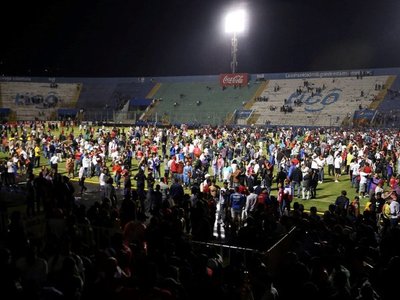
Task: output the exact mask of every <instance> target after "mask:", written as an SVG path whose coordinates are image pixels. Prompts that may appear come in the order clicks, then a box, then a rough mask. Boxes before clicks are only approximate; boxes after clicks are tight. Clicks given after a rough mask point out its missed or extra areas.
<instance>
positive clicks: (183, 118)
mask: <svg viewBox="0 0 400 300" xmlns="http://www.w3.org/2000/svg"><path fill="white" fill-rule="evenodd" d="M257 87H258V85H257V84H254V85H251V84H250V85H249V86H248V87H242V88H239V87H237V88H234V87H227V88H224V89H222V88H221V86H220V85H219V83H215V82H202V83H196V82H175V83H174V82H164V83H162V84H161V86H160V87H159V89H158V91H157V92H156V93H155V95H154V98H155V99H156V102H155V105H154V107H153V108H152V109H151V111H150V112H149V113H148V114H146V115H145V116H144V120H146V121H149V120H151V121H156V120H157V121H159V122H166V123H171V124H180V123H187V124H197V123H208V124H211V125H216V124H223V123H224V122H225V119H226V118H227V117H228V116H229V115H230V114H232V113H233V112H234V111H235V109H237V108H238V109H240V108H242V107H243V106H244V105H245V104H246V103H247V101H249V99H252V98H253V97H254V94H255V92H256V90H257Z"/></svg>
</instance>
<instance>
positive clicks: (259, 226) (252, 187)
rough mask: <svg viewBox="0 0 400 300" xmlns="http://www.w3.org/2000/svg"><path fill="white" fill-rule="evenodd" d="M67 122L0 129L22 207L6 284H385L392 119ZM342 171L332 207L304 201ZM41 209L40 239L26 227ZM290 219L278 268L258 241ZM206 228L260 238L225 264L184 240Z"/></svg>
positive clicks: (5, 178)
mask: <svg viewBox="0 0 400 300" xmlns="http://www.w3.org/2000/svg"><path fill="white" fill-rule="evenodd" d="M75 125H76V124H73V123H72V122H25V123H17V124H2V125H1V127H0V134H1V137H2V143H1V146H0V147H1V148H0V152H2V153H3V157H5V159H4V160H3V161H2V162H1V163H0V167H1V170H0V173H1V188H2V189H6V188H9V187H13V186H15V185H16V184H17V183H18V182H19V181H21V180H26V190H25V191H26V212H25V213H24V212H21V211H15V212H13V213H12V214H11V215H10V222H9V224H8V226H7V230H6V232H4V233H3V239H2V240H3V242H2V247H1V264H2V266H1V271H0V273H1V274H0V276H1V277H0V282H1V284H3V285H4V286H5V288H6V290H5V291H7V293H8V295H13V297H15V298H16V299H27V298H29V299H53V298H54V299H89V298H90V297H96V298H98V299H106V298H107V299H110V298H111V299H112V298H115V299H128V298H132V297H133V298H135V297H136V298H139V299H164V298H165V299H202V298H204V297H218V298H223V299H225V298H231V299H239V298H240V299H278V298H279V299H292V298H294V297H295V296H296V297H299V295H303V296H304V297H307V298H310V299H338V298H339V297H341V298H343V297H344V299H387V298H388V297H389V295H390V291H388V289H389V288H390V287H388V286H387V284H388V282H387V281H386V278H390V276H394V275H393V274H394V272H395V270H396V269H397V268H396V267H397V266H398V264H399V250H400V248H399V242H398V241H399V239H398V235H399V226H398V222H399V219H400V210H399V200H398V195H400V190H399V189H400V188H399V187H398V182H399V178H398V174H399V171H400V159H399V155H400V138H399V132H398V131H395V130H355V129H346V130H343V129H340V130H339V129H333V128H314V129H308V128H296V127H287V128H257V127H248V128H228V127H209V126H204V127H199V128H194V129H188V128H187V127H186V126H184V125H182V126H181V127H175V126H171V127H168V128H158V127H153V126H137V127H136V126H131V127H127V128H125V127H106V126H89V125H88V124H86V125H85V124H79V125H76V126H75ZM61 164H62V165H61ZM63 167H65V172H62V171H61V169H64V168H63ZM326 173H327V174H328V175H330V176H333V177H334V181H333V182H327V181H326V180H325V174H326ZM346 177H347V178H348V180H349V189H354V190H355V191H356V193H357V196H356V197H355V198H354V199H349V198H348V197H347V192H346V191H342V192H341V193H340V195H338V196H337V198H335V199H332V201H331V202H332V204H331V205H330V206H329V209H328V210H327V211H323V212H319V211H318V209H317V207H315V206H314V207H312V208H311V209H310V211H309V212H308V211H307V212H306V211H305V210H304V205H303V204H302V201H308V200H310V199H313V198H315V197H317V194H316V193H317V186H318V185H322V186H323V185H327V184H331V185H335V184H337V183H338V182H339V181H342V180H344V179H343V178H346ZM86 178H98V187H97V188H98V192H97V193H96V198H97V200H96V201H95V202H94V204H93V206H90V207H86V206H85V205H84V202H82V201H78V200H77V199H81V198H85V197H87V193H86V190H87V186H86V184H85V179H86ZM73 180H78V183H79V184H78V188H77V187H76V186H75V185H74V184H73ZM360 198H367V199H368V202H367V204H366V206H365V209H363V210H361V207H360ZM38 215H42V216H44V218H45V227H46V231H45V235H44V236H43V237H41V238H35V237H31V236H29V235H28V234H27V230H26V228H24V218H32V217H34V216H38ZM293 228H295V229H296V230H295V231H294V233H293V234H292V236H291V239H292V241H291V243H290V244H289V245H287V246H286V248H285V249H284V253H282V254H281V257H280V260H279V263H280V267H279V268H278V269H279V271H277V272H272V271H271V268H270V266H268V265H266V264H265V262H264V261H263V254H262V253H264V252H265V251H267V250H268V249H269V248H270V247H271V246H272V245H274V244H275V243H276V242H277V241H278V240H279V239H280V238H282V237H283V236H285V235H286V234H288V233H289V232H291V229H293ZM216 240H218V241H220V242H222V243H224V244H225V245H235V246H241V247H246V248H247V249H254V251H249V250H243V251H244V252H245V253H244V252H240V251H238V253H236V255H232V257H230V259H229V263H227V262H226V258H225V257H222V256H221V255H220V254H219V253H218V252H217V251H216V248H214V247H212V246H208V247H200V248H197V247H196V246H195V244H194V241H200V242H205V243H206V242H209V241H214V242H215V241H216ZM260 253H261V254H260Z"/></svg>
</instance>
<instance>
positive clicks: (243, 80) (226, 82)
mask: <svg viewBox="0 0 400 300" xmlns="http://www.w3.org/2000/svg"><path fill="white" fill-rule="evenodd" d="M248 82H249V74H247V73H236V74H221V75H219V83H220V84H221V86H245V85H247V83H248Z"/></svg>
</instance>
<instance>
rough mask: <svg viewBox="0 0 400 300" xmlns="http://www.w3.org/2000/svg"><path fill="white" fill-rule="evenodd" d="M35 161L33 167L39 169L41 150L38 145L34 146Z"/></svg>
mask: <svg viewBox="0 0 400 300" xmlns="http://www.w3.org/2000/svg"><path fill="white" fill-rule="evenodd" d="M34 151H35V161H34V167H35V168H39V167H40V155H41V150H40V147H39V145H36V146H35V149H34Z"/></svg>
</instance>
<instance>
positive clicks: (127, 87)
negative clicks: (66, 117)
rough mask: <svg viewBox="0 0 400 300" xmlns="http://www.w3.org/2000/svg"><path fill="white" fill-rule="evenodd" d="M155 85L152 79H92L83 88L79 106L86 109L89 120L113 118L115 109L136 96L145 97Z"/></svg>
mask: <svg viewBox="0 0 400 300" xmlns="http://www.w3.org/2000/svg"><path fill="white" fill-rule="evenodd" d="M154 85H155V84H154V83H153V82H151V81H150V80H148V81H144V82H142V81H140V80H138V79H135V80H133V79H130V80H129V81H127V80H126V79H121V78H111V79H110V78H108V79H90V80H88V81H87V82H86V83H85V85H84V87H83V89H82V92H81V97H80V98H79V101H78V104H77V106H78V108H82V109H84V110H85V115H86V119H88V120H91V121H102V120H111V119H112V118H113V116H114V113H113V112H114V110H122V109H123V107H124V105H125V104H126V102H128V101H129V100H130V99H133V98H135V97H136V98H145V97H146V95H147V94H148V93H149V92H150V91H151V89H152V88H153V86H154Z"/></svg>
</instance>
